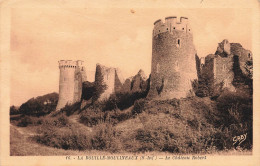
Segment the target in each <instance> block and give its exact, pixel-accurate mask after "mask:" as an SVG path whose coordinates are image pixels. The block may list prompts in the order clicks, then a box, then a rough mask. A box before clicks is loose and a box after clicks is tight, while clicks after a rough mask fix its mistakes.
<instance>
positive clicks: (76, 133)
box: [34, 126, 91, 150]
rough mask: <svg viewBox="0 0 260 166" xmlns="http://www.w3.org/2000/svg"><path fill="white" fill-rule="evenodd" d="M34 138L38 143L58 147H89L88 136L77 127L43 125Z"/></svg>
mask: <svg viewBox="0 0 260 166" xmlns="http://www.w3.org/2000/svg"><path fill="white" fill-rule="evenodd" d="M34 139H35V140H36V141H37V142H38V143H41V144H44V145H47V146H51V147H55V148H60V149H66V150H67V149H72V150H85V149H91V142H90V138H89V137H87V135H86V134H84V132H82V131H80V130H79V129H77V128H70V129H65V130H61V129H60V128H54V127H51V126H48V127H46V126H45V129H44V130H43V131H41V134H40V135H37V136H35V137H34Z"/></svg>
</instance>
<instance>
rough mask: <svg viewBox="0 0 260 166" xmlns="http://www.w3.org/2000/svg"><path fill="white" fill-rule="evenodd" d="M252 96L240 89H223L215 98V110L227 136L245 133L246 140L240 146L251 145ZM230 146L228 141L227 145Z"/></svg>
mask: <svg viewBox="0 0 260 166" xmlns="http://www.w3.org/2000/svg"><path fill="white" fill-rule="evenodd" d="M252 102H253V101H252V96H251V95H250V94H249V93H248V92H246V91H244V90H241V89H237V91H236V92H230V91H225V92H224V93H223V94H222V95H220V96H219V98H218V99H217V110H218V112H219V113H220V116H221V120H220V123H221V124H222V126H223V127H222V130H223V131H224V130H225V131H229V137H234V136H239V135H242V134H247V139H246V141H245V142H244V143H243V144H241V145H240V146H241V147H243V148H247V149H250V148H251V147H252V143H253V141H252V131H253V124H252V123H253V104H252ZM227 146H228V147H232V146H233V143H232V142H231V141H230V142H229V144H228V145H227Z"/></svg>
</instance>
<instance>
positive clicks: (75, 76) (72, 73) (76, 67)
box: [56, 60, 86, 110]
mask: <svg viewBox="0 0 260 166" xmlns="http://www.w3.org/2000/svg"><path fill="white" fill-rule="evenodd" d="M59 68H60V81H59V101H58V105H57V107H56V110H59V109H61V108H63V107H64V106H65V105H66V104H73V103H75V102H78V101H80V99H81V94H82V82H84V81H86V73H85V68H84V66H83V61H81V60H78V61H72V60H61V61H59Z"/></svg>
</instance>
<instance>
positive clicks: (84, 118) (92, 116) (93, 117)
mask: <svg viewBox="0 0 260 166" xmlns="http://www.w3.org/2000/svg"><path fill="white" fill-rule="evenodd" d="M105 115H106V114H105V113H104V112H103V111H101V110H100V109H98V108H96V109H93V108H91V107H89V108H87V109H85V110H83V111H82V112H81V113H80V119H79V120H80V122H81V123H83V124H85V125H87V126H89V127H92V126H95V125H97V124H99V123H102V122H104V121H105V120H106V116H105Z"/></svg>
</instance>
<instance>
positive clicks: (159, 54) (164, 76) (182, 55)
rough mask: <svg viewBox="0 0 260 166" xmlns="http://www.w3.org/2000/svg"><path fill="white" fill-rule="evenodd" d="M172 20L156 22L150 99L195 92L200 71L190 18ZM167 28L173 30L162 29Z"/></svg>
mask: <svg viewBox="0 0 260 166" xmlns="http://www.w3.org/2000/svg"><path fill="white" fill-rule="evenodd" d="M172 19H173V21H170V22H169V21H168V19H167V18H166V20H165V23H162V22H161V21H158V22H155V27H154V36H153V45H152V69H151V81H150V90H149V93H148V98H159V99H170V98H181V97H188V96H190V95H193V94H192V81H193V80H195V79H197V70H196V61H195V55H196V50H195V47H194V44H193V37H192V33H191V30H190V26H189V24H188V19H187V18H185V19H181V22H179V23H178V22H176V19H175V18H172ZM170 23H172V24H170ZM175 25H176V26H175ZM177 25H178V26H177ZM165 27H171V29H168V30H167V28H166V29H165V30H164V31H162V30H161V28H165ZM155 31H157V32H156V33H155Z"/></svg>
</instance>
